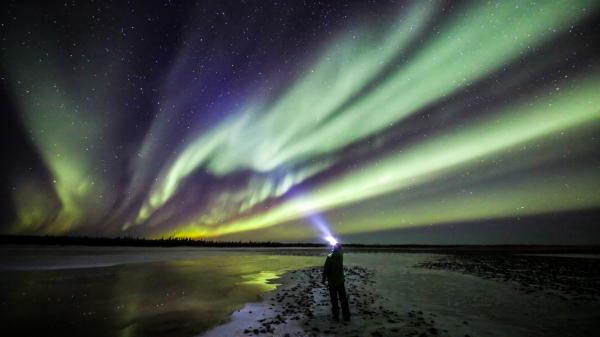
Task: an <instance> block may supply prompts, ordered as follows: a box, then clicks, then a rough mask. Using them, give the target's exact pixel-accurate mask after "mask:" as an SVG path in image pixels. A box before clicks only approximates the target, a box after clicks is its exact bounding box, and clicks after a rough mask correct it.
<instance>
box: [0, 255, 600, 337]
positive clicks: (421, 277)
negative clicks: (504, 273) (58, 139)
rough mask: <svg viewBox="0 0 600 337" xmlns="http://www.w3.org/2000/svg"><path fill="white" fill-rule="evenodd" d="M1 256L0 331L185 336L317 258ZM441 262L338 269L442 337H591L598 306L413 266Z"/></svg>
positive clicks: (350, 261)
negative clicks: (364, 278) (366, 280)
mask: <svg viewBox="0 0 600 337" xmlns="http://www.w3.org/2000/svg"><path fill="white" fill-rule="evenodd" d="M1 253H2V254H1V258H0V269H1V270H0V313H1V315H0V316H1V319H2V322H1V324H2V327H3V329H4V331H5V332H7V333H8V335H10V336H40V335H60V336H84V335H85V336H194V335H198V334H200V333H202V332H203V331H206V330H208V329H211V328H213V327H215V326H216V325H218V324H222V323H224V322H226V321H227V320H228V319H229V317H230V315H231V313H232V312H234V311H236V310H238V309H241V308H243V307H244V306H245V305H246V304H247V303H250V302H257V301H259V300H260V295H261V294H262V293H264V292H267V291H271V290H274V289H275V287H276V282H277V281H275V284H274V283H271V282H273V281H274V280H275V279H276V278H277V277H278V276H280V275H282V274H283V273H285V272H286V271H290V270H297V269H301V268H306V267H311V266H320V265H321V264H322V262H323V257H324V255H325V253H326V252H325V251H323V250H320V249H308V250H305V249H292V250H290V249H279V250H273V249H268V250H261V249H198V248H88V247H66V248H60V247H56V248H54V247H49V248H40V247H31V248H27V247H17V248H11V247H2V248H1ZM440 256H441V255H436V254H406V253H347V254H346V255H345V263H346V264H347V265H350V266H362V267H366V268H368V269H370V270H373V271H374V272H375V273H374V275H375V276H374V280H375V284H374V287H375V290H376V292H378V293H379V295H381V297H382V298H384V301H383V302H382V305H384V306H386V307H388V308H389V309H390V310H395V311H397V312H400V313H404V312H408V311H410V310H415V311H425V312H428V313H434V314H435V316H436V317H437V318H436V326H437V328H438V329H439V331H440V333H441V335H444V333H442V331H447V332H448V335H460V336H464V335H470V336H480V335H488V336H507V335H511V336H540V335H544V336H569V335H571V336H573V335H578V336H594V335H595V334H594V332H596V331H597V329H598V327H599V325H598V322H600V314H599V313H600V303H599V302H598V301H597V300H587V301H574V300H569V299H565V298H563V297H559V296H554V295H552V294H546V293H544V292H542V291H540V292H535V293H531V294H529V293H525V292H523V291H519V289H517V288H518V287H516V286H515V284H512V283H510V282H500V281H497V280H491V279H484V278H482V277H478V276H475V275H469V274H465V273H460V272H456V271H451V270H436V269H427V268H417V267H415V266H416V265H418V264H420V263H422V262H426V261H430V260H435V259H437V258H439V257H440ZM569 260H572V259H569ZM573 260H579V258H576V259H573ZM549 261H550V260H549ZM593 261H597V260H593ZM269 280H271V281H269ZM323 319H327V317H326V316H324V317H323ZM465 322H467V323H465Z"/></svg>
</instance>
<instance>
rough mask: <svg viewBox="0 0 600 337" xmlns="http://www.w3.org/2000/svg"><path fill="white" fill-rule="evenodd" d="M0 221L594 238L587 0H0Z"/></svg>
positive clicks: (224, 233) (115, 229)
mask: <svg viewBox="0 0 600 337" xmlns="http://www.w3.org/2000/svg"><path fill="white" fill-rule="evenodd" d="M1 6H2V9H1V12H2V13H1V21H0V25H1V26H0V29H1V31H0V36H1V60H0V61H1V64H0V67H1V73H0V76H1V78H0V84H1V95H2V96H1V104H2V105H1V106H2V109H3V111H2V141H1V143H2V152H3V155H2V158H3V160H2V172H1V178H2V180H1V181H0V184H1V186H0V187H1V188H2V190H1V192H0V197H1V200H0V202H1V205H0V207H1V210H2V211H1V214H0V215H1V217H2V220H1V222H0V232H2V233H6V234H39V235H46V234H48V235H93V236H123V235H127V236H143V237H151V238H155V237H168V236H177V237H195V238H200V237H201V238H215V239H219V240H244V241H245V240H260V241H263V240H276V241H320V240H321V237H322V236H323V235H324V234H325V233H326V232H327V231H328V230H331V231H332V233H333V234H334V235H335V236H339V237H341V238H342V241H343V242H364V243H434V244H435V243H483V244H486V243H548V244H557V243H563V244H576V243H600V221H599V220H600V44H599V43H598V41H600V33H599V32H600V2H599V1H594V0H589V1H579V0H562V1H555V0H547V1H537V2H530V1H502V2H500V1H498V2H496V1H473V2H464V1H446V2H444V1H441V2H438V1H415V2H410V1H363V0H360V1H331V2H327V1H291V0H290V1H280V2H275V1H258V0H257V1H198V2H187V1H139V2H136V1H40V2H39V3H35V2H30V1H4V2H3V4H2V5H1Z"/></svg>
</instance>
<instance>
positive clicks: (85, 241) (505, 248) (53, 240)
mask: <svg viewBox="0 0 600 337" xmlns="http://www.w3.org/2000/svg"><path fill="white" fill-rule="evenodd" d="M0 245H43V246H122V247H212V248H244V247H247V248H258V247H262V248H279V247H298V248H326V247H327V246H328V245H327V244H326V243H312V242H296V243H288V242H272V241H217V240H205V239H192V238H174V237H168V238H160V239H146V238H137V237H116V238H106V237H90V236H49V235H45V236H35V235H0ZM343 246H344V247H345V249H346V250H347V251H355V252H369V251H373V252H409V253H457V254H461V253H486V254H487V253H513V254H515V253H518V254H600V246H599V245H581V246H573V245H571V246H560V245H558V246H557V245H414V244H411V245H405V244H397V245H387V244H386V245H379V244H360V243H348V244H344V245H343Z"/></svg>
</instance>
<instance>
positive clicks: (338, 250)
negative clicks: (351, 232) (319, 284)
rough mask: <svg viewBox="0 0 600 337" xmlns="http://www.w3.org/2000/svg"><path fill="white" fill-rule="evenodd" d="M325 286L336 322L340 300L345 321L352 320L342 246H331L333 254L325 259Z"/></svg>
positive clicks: (337, 244) (338, 244) (336, 244)
mask: <svg viewBox="0 0 600 337" xmlns="http://www.w3.org/2000/svg"><path fill="white" fill-rule="evenodd" d="M323 284H326V285H327V287H328V288H329V296H330V298H331V314H332V317H333V319H334V320H335V321H339V320H340V318H339V314H340V308H339V306H338V298H339V300H340V303H341V305H342V316H343V317H344V320H345V321H349V320H350V308H349V307H348V297H347V296H346V287H345V285H344V255H343V253H342V245H341V244H340V243H337V242H336V243H335V244H333V245H332V246H331V253H330V254H329V255H327V258H326V259H325V265H324V266H323Z"/></svg>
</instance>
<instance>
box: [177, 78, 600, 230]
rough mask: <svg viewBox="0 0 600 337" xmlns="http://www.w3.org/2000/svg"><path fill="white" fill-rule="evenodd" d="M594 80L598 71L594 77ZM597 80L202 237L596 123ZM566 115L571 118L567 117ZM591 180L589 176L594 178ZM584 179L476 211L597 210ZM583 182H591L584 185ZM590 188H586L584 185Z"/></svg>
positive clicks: (370, 193) (410, 182)
mask: <svg viewBox="0 0 600 337" xmlns="http://www.w3.org/2000/svg"><path fill="white" fill-rule="evenodd" d="M594 75H595V74H594ZM598 88H600V77H599V76H589V77H588V78H585V79H578V80H577V81H576V82H575V83H573V84H572V87H570V88H569V89H567V90H561V91H559V92H555V93H551V94H548V95H546V97H544V98H541V99H538V100H537V101H536V102H529V101H526V102H523V103H521V104H519V105H513V106H509V107H508V108H505V109H504V110H502V111H498V112H496V113H494V114H493V115H492V116H491V117H487V118H481V119H480V120H476V121H474V122H473V123H472V125H470V126H469V127H459V128H456V129H455V130H451V131H449V132H447V133H445V134H443V135H441V136H438V137H436V138H433V139H431V140H428V141H424V142H421V143H418V144H416V145H414V146H413V147H412V148H409V149H405V150H403V151H402V152H400V153H398V154H396V155H390V156H388V157H385V158H383V159H381V160H379V161H376V162H373V163H369V164H366V165H363V166H362V167H360V169H356V170H352V171H350V172H349V173H347V174H345V175H344V176H341V177H338V178H337V179H335V180H333V181H331V182H328V183H325V184H323V185H321V186H318V187H316V188H315V189H313V190H312V191H310V192H307V193H305V194H303V195H302V196H300V197H298V198H295V199H292V200H290V201H288V202H286V203H283V204H282V205H281V206H279V207H276V208H273V209H271V210H270V211H267V212H265V213H262V214H260V215H258V216H254V217H250V218H248V219H244V220H240V221H236V222H232V223H229V224H226V225H223V226H220V227H217V228H214V229H211V230H203V234H204V235H214V236H218V235H223V234H229V233H233V232H237V231H247V230H253V229H258V228H263V227H267V226H273V225H276V224H279V223H283V222H286V221H290V220H293V219H296V218H298V217H299V216H301V215H300V214H299V212H298V209H299V208H301V207H302V206H301V205H305V204H309V205H310V206H311V208H312V209H314V210H317V211H324V210H330V209H333V208H337V207H341V206H344V205H348V204H352V203H356V202H359V201H364V200H366V199H370V198H373V197H376V196H380V195H384V194H386V193H390V192H394V191H399V190H402V189H406V188H408V187H411V186H415V185H418V184H423V183H426V182H429V181H432V180H435V179H441V178H443V176H444V175H446V174H448V173H449V172H452V171H454V170H461V169H463V170H464V169H468V168H472V167H477V165H478V164H479V163H480V160H482V159H485V158H486V157H491V156H495V155H499V154H501V153H502V151H507V150H510V149H514V150H518V149H519V148H521V147H523V146H527V145H531V144H533V142H534V141H535V142H538V143H539V142H543V141H544V139H545V138H546V141H548V139H547V137H551V136H553V135H555V134H557V133H560V132H561V131H564V130H568V129H570V128H576V127H578V126H582V125H585V124H586V123H593V122H596V123H597V122H598V121H599V119H600V111H599V108H598V106H600V95H598ZM567 112H568V113H567ZM592 176H593V174H592ZM592 176H590V175H589V174H587V175H583V177H587V178H585V179H577V184H576V185H577V189H573V190H571V191H570V192H569V193H565V194H564V195H562V197H561V198H562V199H561V200H560V202H556V203H555V202H553V203H545V202H535V203H534V204H535V206H536V207H529V208H527V209H503V208H498V209H500V210H502V211H501V212H500V213H501V214H498V213H497V211H496V210H494V208H490V207H486V208H482V209H481V210H479V211H478V212H477V213H476V214H478V216H479V217H485V216H490V217H493V216H499V215H505V216H506V215H519V214H535V213H543V212H547V211H551V210H557V209H561V210H568V209H581V208H588V207H598V206H600V196H599V194H598V193H597V189H596V188H595V187H594V186H595V185H594V184H589V179H591V178H592ZM586 182H587V183H588V184H586ZM586 186H588V187H586ZM535 187H536V188H538V190H539V191H542V190H543V191H548V190H552V189H554V190H560V188H559V187H558V186H553V185H552V184H551V183H550V184H540V185H535ZM532 191H535V189H531V190H527V191H522V190H520V189H515V191H514V194H515V197H517V196H519V197H520V198H522V199H525V200H530V199H532V198H534V197H535V194H536V193H537V192H536V193H533V194H532ZM195 228H196V226H195V225H192V226H190V227H187V228H184V229H183V230H182V231H175V232H174V234H175V235H183V236H186V235H194V233H196V232H195Z"/></svg>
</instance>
